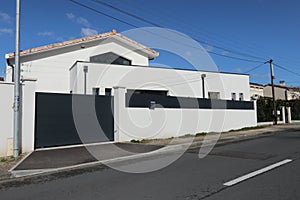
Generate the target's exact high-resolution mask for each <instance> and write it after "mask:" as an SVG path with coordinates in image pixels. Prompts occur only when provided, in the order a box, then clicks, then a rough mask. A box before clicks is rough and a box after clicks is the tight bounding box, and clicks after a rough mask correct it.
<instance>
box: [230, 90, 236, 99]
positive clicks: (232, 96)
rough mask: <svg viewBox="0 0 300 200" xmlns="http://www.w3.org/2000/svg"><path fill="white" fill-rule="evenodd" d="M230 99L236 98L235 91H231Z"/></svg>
mask: <svg viewBox="0 0 300 200" xmlns="http://www.w3.org/2000/svg"><path fill="white" fill-rule="evenodd" d="M231 100H232V101H235V100H236V93H235V92H233V93H231Z"/></svg>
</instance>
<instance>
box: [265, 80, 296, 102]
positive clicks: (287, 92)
mask: <svg viewBox="0 0 300 200" xmlns="http://www.w3.org/2000/svg"><path fill="white" fill-rule="evenodd" d="M274 89H275V99H276V100H279V99H280V100H295V99H300V93H299V90H298V89H297V88H296V87H293V86H287V85H285V82H284V81H281V82H280V84H279V85H278V84H275V85H274ZM264 96H265V97H272V85H271V84H268V85H266V86H265V87H264Z"/></svg>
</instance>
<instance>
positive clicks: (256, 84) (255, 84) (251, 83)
mask: <svg viewBox="0 0 300 200" xmlns="http://www.w3.org/2000/svg"><path fill="white" fill-rule="evenodd" d="M250 85H254V86H260V87H264V85H262V84H259V83H253V82H250Z"/></svg>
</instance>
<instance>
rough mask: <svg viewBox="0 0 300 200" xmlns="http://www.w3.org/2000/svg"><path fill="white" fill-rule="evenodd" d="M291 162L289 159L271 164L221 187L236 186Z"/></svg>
mask: <svg viewBox="0 0 300 200" xmlns="http://www.w3.org/2000/svg"><path fill="white" fill-rule="evenodd" d="M292 161H293V160H291V159H286V160H283V161H280V162H278V163H275V164H273V165H270V166H268V167H265V168H262V169H259V170H257V171H254V172H251V173H249V174H247V175H244V176H241V177H239V178H236V179H234V180H232V181H229V182H227V183H224V184H223V185H225V186H228V187H229V186H233V185H235V184H238V183H240V182H242V181H245V180H247V179H250V178H252V177H254V176H257V175H260V174H262V173H265V172H267V171H270V170H272V169H275V168H277V167H280V166H282V165H285V164H287V163H289V162H292Z"/></svg>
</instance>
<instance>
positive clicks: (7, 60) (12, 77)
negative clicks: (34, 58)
mask: <svg viewBox="0 0 300 200" xmlns="http://www.w3.org/2000/svg"><path fill="white" fill-rule="evenodd" d="M6 63H7V66H9V67H10V68H11V69H12V70H11V82H14V81H15V80H14V76H15V74H14V71H15V70H14V68H15V67H14V66H13V65H12V64H11V63H10V62H9V58H7V59H6ZM5 81H6V77H5Z"/></svg>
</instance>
